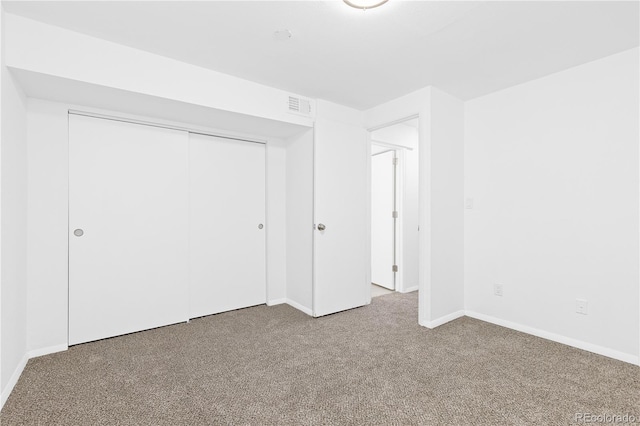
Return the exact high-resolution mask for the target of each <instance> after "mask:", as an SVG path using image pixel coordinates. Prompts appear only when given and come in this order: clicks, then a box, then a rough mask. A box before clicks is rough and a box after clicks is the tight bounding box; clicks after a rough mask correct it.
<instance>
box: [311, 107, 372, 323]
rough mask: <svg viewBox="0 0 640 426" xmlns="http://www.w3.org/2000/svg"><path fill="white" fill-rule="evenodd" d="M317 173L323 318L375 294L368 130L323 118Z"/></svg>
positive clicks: (317, 279) (318, 287) (317, 290)
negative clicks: (371, 268)
mask: <svg viewBox="0 0 640 426" xmlns="http://www.w3.org/2000/svg"><path fill="white" fill-rule="evenodd" d="M314 170H315V171H314V175H315V181H314V222H315V224H316V227H317V228H316V231H315V234H314V282H313V314H314V316H321V315H327V314H331V313H334V312H338V311H343V310H345V309H351V308H355V307H357V306H362V305H364V304H366V303H367V299H368V295H369V291H370V286H371V284H370V283H368V282H367V281H368V279H367V270H366V269H367V268H368V266H367V263H366V262H367V259H366V257H367V253H366V251H367V247H366V244H367V223H366V222H367V221H366V215H367V194H366V188H367V139H366V133H365V131H364V129H362V128H361V127H359V126H353V125H347V124H342V123H338V122H334V121H329V120H326V119H322V118H320V117H319V118H318V119H317V120H316V123H315V142H314ZM322 228H324V229H322Z"/></svg>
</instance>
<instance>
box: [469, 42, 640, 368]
mask: <svg viewBox="0 0 640 426" xmlns="http://www.w3.org/2000/svg"><path fill="white" fill-rule="evenodd" d="M638 76H639V69H638V49H637V48H636V49H633V50H629V51H625V52H622V53H619V54H616V55H613V56H610V57H607V58H604V59H600V60H597V61H594V62H591V63H588V64H585V65H581V66H578V67H575V68H572V69H569V70H566V71H563V72H559V73H556V74H553V75H550V76H547V77H544V78H541V79H538V80H535V81H531V82H528V83H525V84H521V85H519V86H515V87H512V88H509V89H506V90H502V91H500V92H497V93H494V94H490V95H487V96H484V97H481V98H478V99H475V100H472V101H469V102H467V103H466V105H465V110H466V111H465V121H466V123H465V134H466V145H465V150H466V152H465V154H466V164H465V179H466V180H465V186H466V196H467V197H473V199H474V201H475V207H474V208H473V210H466V217H465V248H466V249H465V281H466V282H465V300H466V308H467V310H469V311H470V314H471V315H476V316H480V317H482V318H483V319H488V320H492V321H494V322H499V323H502V324H504V325H507V326H512V327H516V328H520V329H523V330H524V331H528V332H532V333H534V334H538V335H541V336H543V337H548V338H552V339H555V340H559V341H562V342H564V343H569V344H573V345H574V346H578V347H582V348H584V349H588V350H592V351H595V352H599V353H603V354H605V355H609V356H613V357H616V358H619V359H624V360H627V361H630V362H638V352H639V342H638V340H639V330H638V327H639V322H640V319H639V317H638V311H639V306H638V304H639V300H638V298H639V295H638V280H639V276H638V267H639V265H638V259H639V248H638V217H639V211H638V202H639V200H638V191H639V188H638V174H639V169H638V140H639V130H638V103H639V99H638ZM496 283H499V284H502V285H503V293H504V295H503V296H502V297H498V296H494V295H493V286H494V284H496ZM576 299H586V300H587V301H588V314H587V315H580V314H577V313H576Z"/></svg>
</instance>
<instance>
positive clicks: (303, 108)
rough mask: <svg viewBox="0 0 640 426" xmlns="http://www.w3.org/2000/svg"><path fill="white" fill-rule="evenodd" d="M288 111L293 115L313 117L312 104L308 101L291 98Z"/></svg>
mask: <svg viewBox="0 0 640 426" xmlns="http://www.w3.org/2000/svg"><path fill="white" fill-rule="evenodd" d="M288 111H289V112H291V113H293V114H299V115H305V116H309V115H311V102H309V100H308V99H302V98H298V97H295V96H289V109H288Z"/></svg>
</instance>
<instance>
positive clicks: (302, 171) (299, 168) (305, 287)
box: [286, 130, 313, 315]
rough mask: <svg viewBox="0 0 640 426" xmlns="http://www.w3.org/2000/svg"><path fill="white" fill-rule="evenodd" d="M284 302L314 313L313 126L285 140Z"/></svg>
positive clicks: (310, 313)
mask: <svg viewBox="0 0 640 426" xmlns="http://www.w3.org/2000/svg"><path fill="white" fill-rule="evenodd" d="M286 188H287V190H286V194H287V195H286V199H287V202H286V206H287V210H286V218H287V223H286V226H287V228H286V238H287V249H286V255H287V303H289V304H290V305H292V306H294V307H296V308H297V309H300V310H301V311H303V312H305V313H306V314H308V315H312V313H313V304H312V303H313V300H312V297H313V293H312V290H313V283H312V279H313V253H312V250H311V249H312V247H313V130H307V131H306V132H303V133H302V134H300V135H298V136H296V137H293V138H291V139H289V140H287V151H286Z"/></svg>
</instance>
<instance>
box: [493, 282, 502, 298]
mask: <svg viewBox="0 0 640 426" xmlns="http://www.w3.org/2000/svg"><path fill="white" fill-rule="evenodd" d="M493 294H494V295H496V296H502V284H494V285H493Z"/></svg>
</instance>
